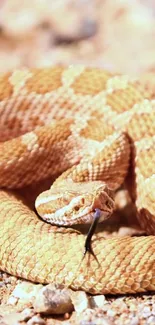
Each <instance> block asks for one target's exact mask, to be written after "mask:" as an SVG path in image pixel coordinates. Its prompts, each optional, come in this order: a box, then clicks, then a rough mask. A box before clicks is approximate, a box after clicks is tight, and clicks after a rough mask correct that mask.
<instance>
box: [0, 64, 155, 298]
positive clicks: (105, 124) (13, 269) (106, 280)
mask: <svg viewBox="0 0 155 325" xmlns="http://www.w3.org/2000/svg"><path fill="white" fill-rule="evenodd" d="M53 119H54V120H53ZM0 139H1V143H0V186H1V188H2V189H1V191H0V261H1V262H0V268H1V270H3V271H6V272H9V273H11V274H13V275H16V276H19V277H23V278H25V279H29V280H31V281H35V282H41V283H49V282H55V283H57V284H63V285H65V286H69V287H71V288H74V289H82V290H85V291H87V292H90V293H93V294H96V293H105V294H106V293H112V294H116V293H134V292H144V291H149V290H155V237H154V236H153V235H154V234H155V174H154V173H155V167H154V166H155V100H154V94H153V92H152V90H151V89H150V90H149V87H148V88H147V87H143V86H142V85H141V84H140V82H138V81H130V80H129V78H128V77H127V76H121V75H112V74H110V73H109V72H105V71H103V70H100V69H95V68H94V69H92V68H85V67H82V66H79V67H74V66H70V67H68V68H64V67H52V68H47V69H33V70H29V69H26V68H23V69H21V70H16V71H14V72H12V73H7V74H5V75H3V76H1V77H0ZM127 173H128V180H129V183H130V184H128V185H129V189H130V193H131V195H132V198H133V200H134V201H135V204H136V208H137V214H138V220H139V222H140V224H141V226H142V228H144V229H145V230H146V231H147V233H148V234H150V236H142V237H133V238H130V237H121V238H120V237H116V238H109V239H105V238H104V237H103V235H102V233H99V234H96V235H94V236H93V239H92V248H93V252H94V255H95V256H96V258H94V256H93V255H91V254H86V256H85V257H84V258H83V250H84V242H85V236H84V235H83V234H81V233H79V232H78V231H76V230H73V229H71V228H63V227H57V226H51V225H50V224H47V223H45V222H43V221H42V220H40V219H39V218H38V217H37V216H36V214H35V213H34V212H33V211H32V209H31V208H30V207H28V206H26V204H24V203H23V200H22V199H20V198H19V197H18V196H17V195H16V192H14V193H12V192H10V189H11V190H12V189H13V190H14V189H17V188H22V187H25V186H27V185H34V184H35V183H36V184H37V182H39V181H41V180H45V179H47V178H49V177H51V178H52V177H56V176H57V177H58V175H60V176H59V177H58V178H57V180H56V181H55V183H54V186H52V187H51V189H50V190H49V191H48V192H45V193H43V194H42V195H41V196H39V198H38V200H37V201H36V206H38V209H39V208H40V213H41V214H43V216H44V218H45V219H46V220H48V221H50V220H52V222H53V220H54V219H53V218H56V222H59V223H60V224H62V225H64V224H72V223H78V222H81V221H84V222H88V221H91V220H92V211H94V208H96V207H99V208H100V209H101V210H102V209H103V210H104V211H107V212H111V210H112V208H113V206H112V203H111V202H112V201H110V200H111V199H110V198H109V199H108V200H107V197H109V195H110V196H111V189H112V190H115V189H117V188H118V187H119V186H120V185H121V184H122V183H123V181H124V179H125V177H126V175H127ZM109 188H110V189H109ZM8 190H9V191H8ZM19 191H20V190H19ZM24 191H26V188H25V190H24ZM27 191H28V187H27ZM25 193H26V192H25ZM43 211H44V212H43ZM84 215H85V217H84Z"/></svg>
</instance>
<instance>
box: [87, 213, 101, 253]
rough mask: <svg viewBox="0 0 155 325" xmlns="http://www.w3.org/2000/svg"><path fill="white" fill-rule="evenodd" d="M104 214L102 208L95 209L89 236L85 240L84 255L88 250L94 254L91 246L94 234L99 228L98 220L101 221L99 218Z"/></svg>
mask: <svg viewBox="0 0 155 325" xmlns="http://www.w3.org/2000/svg"><path fill="white" fill-rule="evenodd" d="M101 215H102V212H101V210H100V209H95V210H94V220H93V222H92V224H91V226H90V228H89V230H88V234H87V237H86V241H85V250H84V256H85V255H86V253H87V252H89V253H90V254H92V255H94V253H93V250H92V247H91V239H92V236H93V235H94V233H95V230H96V228H97V225H98V222H99V219H100V217H101Z"/></svg>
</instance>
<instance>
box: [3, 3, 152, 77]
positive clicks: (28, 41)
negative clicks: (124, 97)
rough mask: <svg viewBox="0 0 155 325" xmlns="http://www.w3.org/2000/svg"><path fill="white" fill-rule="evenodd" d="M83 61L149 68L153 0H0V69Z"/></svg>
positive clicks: (117, 68)
mask: <svg viewBox="0 0 155 325" xmlns="http://www.w3.org/2000/svg"><path fill="white" fill-rule="evenodd" d="M54 64H86V65H89V66H97V67H102V68H106V69H108V70H111V71H114V72H122V73H127V74H129V75H131V76H139V75H141V74H145V73H150V72H154V70H155V1H153V0H152V1H151V0H22V1H21V0H0V72H5V71H8V70H12V69H14V68H18V67H21V66H26V67H43V66H45V67H47V66H51V65H54Z"/></svg>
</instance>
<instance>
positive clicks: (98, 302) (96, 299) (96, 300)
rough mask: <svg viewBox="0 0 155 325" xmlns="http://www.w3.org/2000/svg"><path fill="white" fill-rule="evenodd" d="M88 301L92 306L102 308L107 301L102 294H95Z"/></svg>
mask: <svg viewBox="0 0 155 325" xmlns="http://www.w3.org/2000/svg"><path fill="white" fill-rule="evenodd" d="M90 303H91V307H92V308H95V307H98V308H102V307H103V306H104V305H105V304H106V303H107V301H106V299H105V296H104V295H96V296H92V297H91V300H90Z"/></svg>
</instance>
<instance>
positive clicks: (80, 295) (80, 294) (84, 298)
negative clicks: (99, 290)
mask: <svg viewBox="0 0 155 325" xmlns="http://www.w3.org/2000/svg"><path fill="white" fill-rule="evenodd" d="M70 293H71V300H72V303H73V305H74V309H75V311H76V312H78V313H82V312H83V311H84V310H86V309H87V308H89V307H90V304H89V298H88V295H87V294H86V292H84V291H71V290H70Z"/></svg>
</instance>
